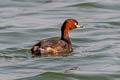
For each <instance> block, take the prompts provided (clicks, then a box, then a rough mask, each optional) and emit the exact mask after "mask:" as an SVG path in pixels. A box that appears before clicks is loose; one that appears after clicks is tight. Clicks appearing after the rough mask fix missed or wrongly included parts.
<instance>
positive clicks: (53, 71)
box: [0, 0, 120, 80]
mask: <svg viewBox="0 0 120 80" xmlns="http://www.w3.org/2000/svg"><path fill="white" fill-rule="evenodd" d="M119 4H120V1H119V0H69V1H67V0H1V1H0V80H93V79H94V80H119V79H120V27H119V26H120V5H119ZM68 18H74V19H76V20H78V22H79V24H82V25H84V26H86V27H85V28H83V29H76V30H73V31H71V32H70V36H71V39H72V43H73V49H74V51H73V55H72V56H64V57H62V56H60V57H41V58H32V56H31V53H30V48H31V47H32V46H33V45H34V44H35V43H37V42H38V41H39V40H41V39H45V38H50V37H57V36H60V27H61V25H62V23H63V22H64V20H66V19H68ZM75 66H77V67H79V68H80V70H70V71H68V72H67V73H66V72H65V70H69V69H71V68H72V67H75Z"/></svg>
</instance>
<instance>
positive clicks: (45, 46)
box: [31, 39, 72, 56]
mask: <svg viewBox="0 0 120 80" xmlns="http://www.w3.org/2000/svg"><path fill="white" fill-rule="evenodd" d="M31 50H32V53H33V54H39V55H45V56H58V55H62V54H63V53H68V52H71V51H72V45H71V44H69V43H67V42H66V41H64V40H51V39H48V40H42V41H41V42H39V43H37V44H36V45H34V46H33V47H32V49H31Z"/></svg>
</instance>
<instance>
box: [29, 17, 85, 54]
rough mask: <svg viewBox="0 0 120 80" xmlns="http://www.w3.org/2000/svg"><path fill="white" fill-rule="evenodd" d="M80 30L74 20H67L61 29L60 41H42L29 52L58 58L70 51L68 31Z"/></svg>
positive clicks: (70, 44)
mask: <svg viewBox="0 0 120 80" xmlns="http://www.w3.org/2000/svg"><path fill="white" fill-rule="evenodd" d="M78 27H79V28H80V27H83V26H79V25H78V22H77V21H76V20H75V19H67V20H65V22H64V23H63V25H62V27H61V39H60V40H51V39H44V40H42V41H41V42H39V43H37V44H35V45H34V46H33V47H32V49H31V51H32V54H35V55H40V56H59V55H63V54H66V53H69V52H71V51H72V43H71V40H70V38H69V31H70V30H72V29H75V28H78Z"/></svg>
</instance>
